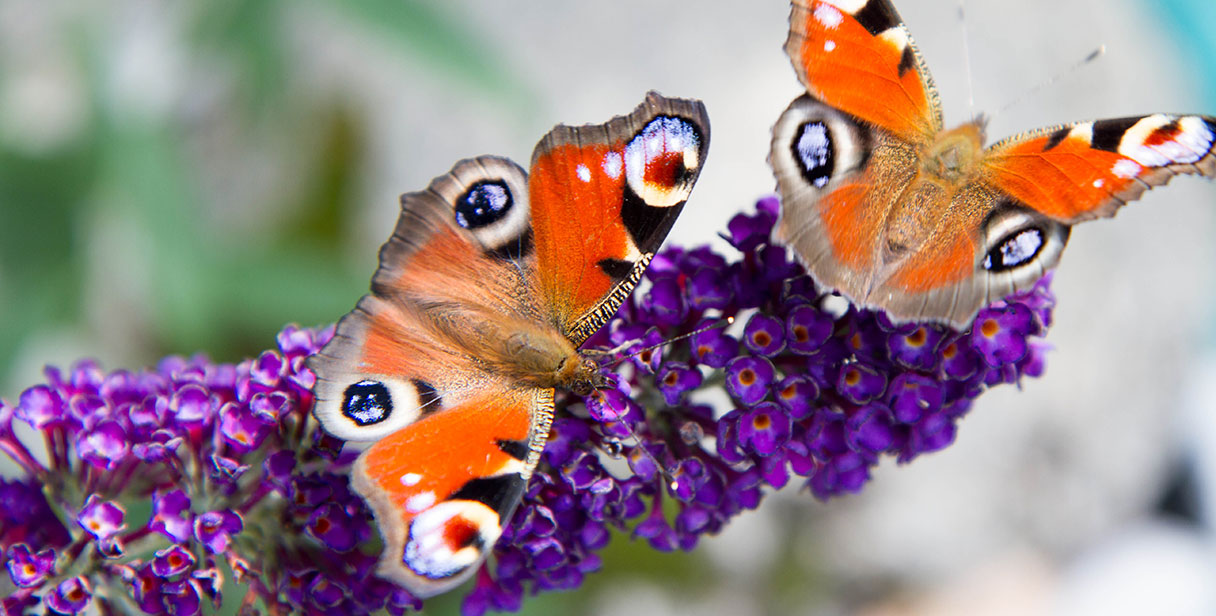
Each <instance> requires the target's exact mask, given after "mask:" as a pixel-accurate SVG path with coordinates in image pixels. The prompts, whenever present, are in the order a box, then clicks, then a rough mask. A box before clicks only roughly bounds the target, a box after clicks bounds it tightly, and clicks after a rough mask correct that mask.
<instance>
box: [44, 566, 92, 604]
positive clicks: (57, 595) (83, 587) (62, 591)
mask: <svg viewBox="0 0 1216 616" xmlns="http://www.w3.org/2000/svg"><path fill="white" fill-rule="evenodd" d="M92 599H93V589H92V587H90V586H89V581H88V580H87V579H85V577H84V576H80V575H78V576H76V577H73V578H68V579H66V580H64V581H62V582H60V583H59V585H58V586H56V587H55V592H53V593H49V594H47V596H46V597H43V599H42V600H43V601H44V602H46V606H47V607H49V608H51V609H52V610H54V611H55V612H58V613H60V614H79V613H81V612H83V611H84V608H85V607H87V606H88V605H89V601H90V600H92Z"/></svg>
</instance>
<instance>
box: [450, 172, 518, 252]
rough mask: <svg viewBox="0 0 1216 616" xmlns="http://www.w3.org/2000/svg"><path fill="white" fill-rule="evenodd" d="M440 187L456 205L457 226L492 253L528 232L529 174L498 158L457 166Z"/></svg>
mask: <svg viewBox="0 0 1216 616" xmlns="http://www.w3.org/2000/svg"><path fill="white" fill-rule="evenodd" d="M448 177H450V178H451V179H452V180H454V182H451V183H445V184H444V185H443V186H441V187H439V191H440V193H441V194H442V195H443V196H444V197H445V198H446V199H448V200H449V202H450V203H451V204H452V215H453V217H454V220H455V222H456V225H457V226H459V227H461V228H463V229H467V230H468V231H469V232H470V233H472V234H473V236H474V237H476V238H477V241H478V242H480V243H481V244H482V245H483V246H485V247H486V249H487V250H489V251H498V250H502V249H504V248H506V247H508V246H509V245H512V244H517V243H519V242H520V241H521V238H523V237H524V236H526V235H527V233H528V228H529V227H528V219H529V214H528V187H527V174H525V173H524V171H523V169H520V167H519V165H516V164H515V163H513V162H511V161H509V160H507V159H505V158H499V157H496V156H482V157H480V158H474V159H470V160H466V161H461V162H460V163H457V165H456V166H455V167H453V168H452V172H451V174H450V175H449V176H448Z"/></svg>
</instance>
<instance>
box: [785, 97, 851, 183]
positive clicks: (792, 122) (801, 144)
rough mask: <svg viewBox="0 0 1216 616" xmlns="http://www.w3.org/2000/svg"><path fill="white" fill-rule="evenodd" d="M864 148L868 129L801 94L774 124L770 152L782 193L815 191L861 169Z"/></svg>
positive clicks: (849, 117)
mask: <svg viewBox="0 0 1216 616" xmlns="http://www.w3.org/2000/svg"><path fill="white" fill-rule="evenodd" d="M869 149H870V144H869V136H868V133H867V131H866V129H865V128H864V127H862V126H860V125H859V124H858V123H857V121H856V120H854V119H853V118H852V117H851V116H848V115H846V114H844V113H841V112H839V111H837V110H835V109H833V108H831V107H829V106H827V105H824V104H823V103H821V102H819V101H817V100H815V99H813V98H811V97H810V96H808V95H803V96H800V97H798V98H797V99H795V100H794V102H793V103H790V106H789V107H788V108H787V109H786V110H785V113H783V114H781V117H780V118H779V119H778V120H777V124H776V126H774V127H773V142H772V151H771V152H770V155H769V156H770V160H771V161H772V164H773V170H774V171H775V172H776V174H777V181H778V183H779V184H780V185H781V186H782V193H783V194H786V193H791V194H792V191H793V190H797V191H798V192H802V191H809V192H811V193H817V192H819V191H824V190H827V189H828V187H829V185H830V184H831V183H832V181H833V180H836V179H838V178H841V177H843V176H845V175H848V174H849V173H852V172H854V171H856V170H858V169H860V168H861V167H862V166H863V165H864V164H865V162H866V159H867V158H868V157H869Z"/></svg>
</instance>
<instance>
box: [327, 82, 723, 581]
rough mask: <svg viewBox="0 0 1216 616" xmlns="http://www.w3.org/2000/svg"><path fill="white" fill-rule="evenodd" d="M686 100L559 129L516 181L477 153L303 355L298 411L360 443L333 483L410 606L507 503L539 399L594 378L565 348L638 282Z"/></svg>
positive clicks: (676, 166) (677, 179)
mask: <svg viewBox="0 0 1216 616" xmlns="http://www.w3.org/2000/svg"><path fill="white" fill-rule="evenodd" d="M708 131H709V124H708V118H707V116H706V114H705V109H704V107H703V106H702V105H701V104H700V103H699V102H696V101H687V100H681V99H669V98H664V97H661V96H659V95H657V94H654V93H651V94H650V95H649V96H648V97H647V99H646V100H645V101H644V102H643V103H642V104H641V105H640V106H639V107H638V108H637V109H636V110H634V112H633V113H632V114H630V115H628V116H622V117H618V118H615V119H613V120H611V121H609V122H607V123H605V124H599V125H587V126H582V127H567V126H558V127H556V128H554V129H553V130H552V131H551V132H550V133H549V134H548V135H546V137H545V138H544V139H542V140H541V142H540V143H539V144H537V147H536V150H535V151H534V153H533V157H532V165H531V173H528V172H525V171H524V170H523V169H522V168H521V167H519V166H518V165H516V164H515V163H513V162H511V161H509V160H507V159H504V158H498V157H493V156H482V157H479V158H474V159H468V160H464V161H461V162H459V163H457V164H456V165H455V166H454V167H453V168H452V170H451V171H450V172H449V173H447V174H445V175H443V176H440V177H438V178H436V179H435V180H434V181H432V182H431V185H430V186H429V187H428V188H427V189H426V190H424V191H420V192H416V193H410V194H407V195H404V196H403V197H402V210H401V215H400V218H399V219H398V222H397V226H396V229H395V231H394V233H393V236H392V237H391V238H390V239H389V241H388V242H387V243H386V244H385V245H384V246H383V247H382V248H381V250H380V266H379V268H378V269H377V270H376V273H375V275H374V276H373V278H372V285H371V287H372V292H371V293H370V294H369V295H366V296H364V297H363V298H362V299H361V300H360V301H359V303H358V305H357V306H356V307H355V310H354V311H353V312H351V313H350V314H348V315H347V316H345V317H344V318H343V319H342V320H341V321H339V323H338V326H337V329H336V331H335V334H334V338H333V340H332V341H331V342H330V343H329V344H327V345H326V347H325V348H324V349H322V350H321V351H320V352H319V353H318V354H317V355H315V356H314V357H313V358H311V359H310V363H309V365H310V367H311V368H312V369H313V370H314V372H316V374H317V385H316V387H315V388H314V393H315V394H316V399H317V402H316V405H315V407H314V409H313V414H314V415H315V416H316V417H317V419H318V420H319V421H320V423H321V425H322V427H323V428H324V429H325V430H326V431H327V432H329V433H331V434H333V435H335V436H338V437H340V438H343V439H346V440H354V441H371V442H372V445H371V446H370V447H368V448H367V449H366V450H365V451H364V452H363V453H362V454H361V455H360V456H359V458H358V460H357V461H356V462H355V464H354V466H353V468H352V471H351V484H352V486H353V487H354V489H355V490H356V491H357V492H358V493H359V494H360V495H361V496H363V498H364V500H365V501H366V502H367V503H368V505H369V507H370V508H371V509H372V512H373V514H374V515H375V517H376V520H377V523H378V526H379V528H380V531H381V535H382V536H383V539H384V551H383V554H382V558H381V561H380V567H379V569H378V572H379V574H380V575H381V576H383V577H386V578H388V579H390V580H393V581H395V582H397V583H398V584H401V585H402V586H405V587H406V588H407V589H409V590H410V591H411V592H412V593H413V594H415V595H416V596H419V597H426V596H431V595H434V594H438V593H441V592H444V591H446V590H448V589H450V588H452V587H453V586H455V585H457V584H459V583H460V582H461V581H463V580H464V579H466V578H468V577H469V576H470V575H472V574H473V573H474V572H475V571H476V569H477V565H478V564H480V563H481V561H483V560H484V559H485V558H486V555H487V554H488V553H489V551H490V550H491V549H492V548H493V546H494V543H495V541H496V540H497V539H498V537H499V535H500V534H501V533H502V530H503V527H504V525H506V524H507V523H508V522H509V521H510V518H511V515H512V513H513V511H514V510H515V507H516V506H517V505H518V504H519V502H520V500H521V499H522V496H523V492H524V489H525V487H526V486H527V482H528V479H529V477H530V476H531V474H532V472H533V470H534V469H535V467H536V465H537V463H538V462H539V459H540V454H541V451H542V450H543V447H544V443H545V439H546V438H547V436H548V433H549V426H550V423H551V422H552V417H553V406H554V394H555V390H564V391H570V392H574V393H576V394H582V395H585V394H589V393H591V392H592V391H593V390H594V389H597V388H601V387H603V386H605V385H606V383H607V380H606V377H605V375H604V374H602V372H601V369H600V366H599V364H598V363H597V362H596V361H595V360H594V358H593V357H590V356H588V355H587V354H586V353H585V352H583V351H581V350H580V348H579V347H580V346H581V345H582V343H583V342H584V341H585V340H586V339H587V338H588V337H589V336H590V335H591V334H592V333H594V332H595V331H596V330H597V329H599V327H601V326H602V325H603V324H604V323H606V322H607V320H608V319H609V318H610V317H611V316H612V315H613V314H614V313H615V312H616V309H617V308H618V307H619V306H620V303H621V302H622V301H623V300H624V299H625V297H627V296H628V294H629V293H630V292H631V291H632V289H633V287H634V286H635V285H636V284H637V282H638V281H639V280H640V279H641V276H642V272H643V271H644V270H645V268H646V266H647V264H648V263H649V262H650V259H651V258H652V257H653V255H654V252H655V251H656V250H657V248H658V246H659V244H660V243H661V242H662V240H663V237H664V236H665V235H666V234H667V231H668V230H669V229H670V227H671V225H672V223H673V222H674V221H675V217H676V216H677V215H678V214H679V212H680V210H681V208H682V207H683V205H684V202H685V200H686V199H687V197H688V194H689V192H690V191H691V190H692V186H693V183H694V182H695V181H696V178H697V175H698V173H699V171H700V167H701V163H702V161H703V159H704V156H705V154H706V152H707V148H708V140H709V132H708Z"/></svg>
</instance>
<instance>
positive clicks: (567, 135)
mask: <svg viewBox="0 0 1216 616" xmlns="http://www.w3.org/2000/svg"><path fill="white" fill-rule="evenodd" d="M708 148H709V118H708V116H707V114H706V112H705V107H704V106H703V105H702V104H701V103H700V102H699V101H686V100H677V99H665V98H663V97H661V96H659V95H657V94H655V93H653V92H652V93H651V94H650V95H648V96H647V98H646V100H645V101H644V102H643V103H642V105H640V106H639V107H638V108H637V109H636V110H634V112H633V113H631V114H630V115H628V116H623V117H618V118H615V119H613V120H612V121H610V122H608V123H607V124H603V125H590V126H584V127H579V128H573V127H566V126H559V127H557V128H555V129H554V130H553V131H552V132H550V133H549V134H548V135H546V136H545V138H544V139H543V140H542V141H541V142H540V143H539V144H538V145H537V146H536V150H535V152H533V155H532V170H531V175H530V177H529V182H528V190H529V196H530V199H531V208H532V229H533V232H534V241H535V243H536V261H537V286H538V287H539V290H540V292H541V294H542V296H543V297H544V298H545V300H546V304H547V306H548V310H549V312H550V314H551V316H552V317H553V318H554V319H555V320H556V323H557V325H558V326H559V329H561V330H562V332H563V333H565V334H566V335H567V336H568V337H569V338H570V339H571V340H572V341H573V342H574V343H575V344H576V345H578V344H581V343H582V341H583V340H585V339H586V338H587V337H588V336H590V335H591V334H592V333H594V332H595V330H597V329H599V328H600V326H602V325H603V324H604V323H605V322H606V321H607V320H608V318H610V317H611V316H612V315H613V314H614V313H615V312H616V309H617V308H618V307H619V306H620V304H621V302H622V301H623V300H624V298H625V297H627V296H628V295H629V292H630V291H631V290H632V289H633V287H634V286H635V285H636V284H637V282H638V280H640V278H641V274H642V272H643V271H644V270H645V269H646V265H647V264H648V263H649V262H650V259H651V257H653V256H654V253H655V251H656V250H658V247H659V245H660V244H661V243H662V241H663V238H664V237H666V236H667V232H668V231H669V230H670V229H671V225H672V224H673V223H674V222H675V220H676V217H677V216H678V215H679V214H680V211H681V209H683V207H684V202H685V200H686V199H687V198H688V195H689V193H690V192H691V191H692V187H693V184H694V183H695V182H696V180H697V176H698V174H699V173H700V171H701V164H702V161H703V160H704V159H705V156H706V154H708Z"/></svg>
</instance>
